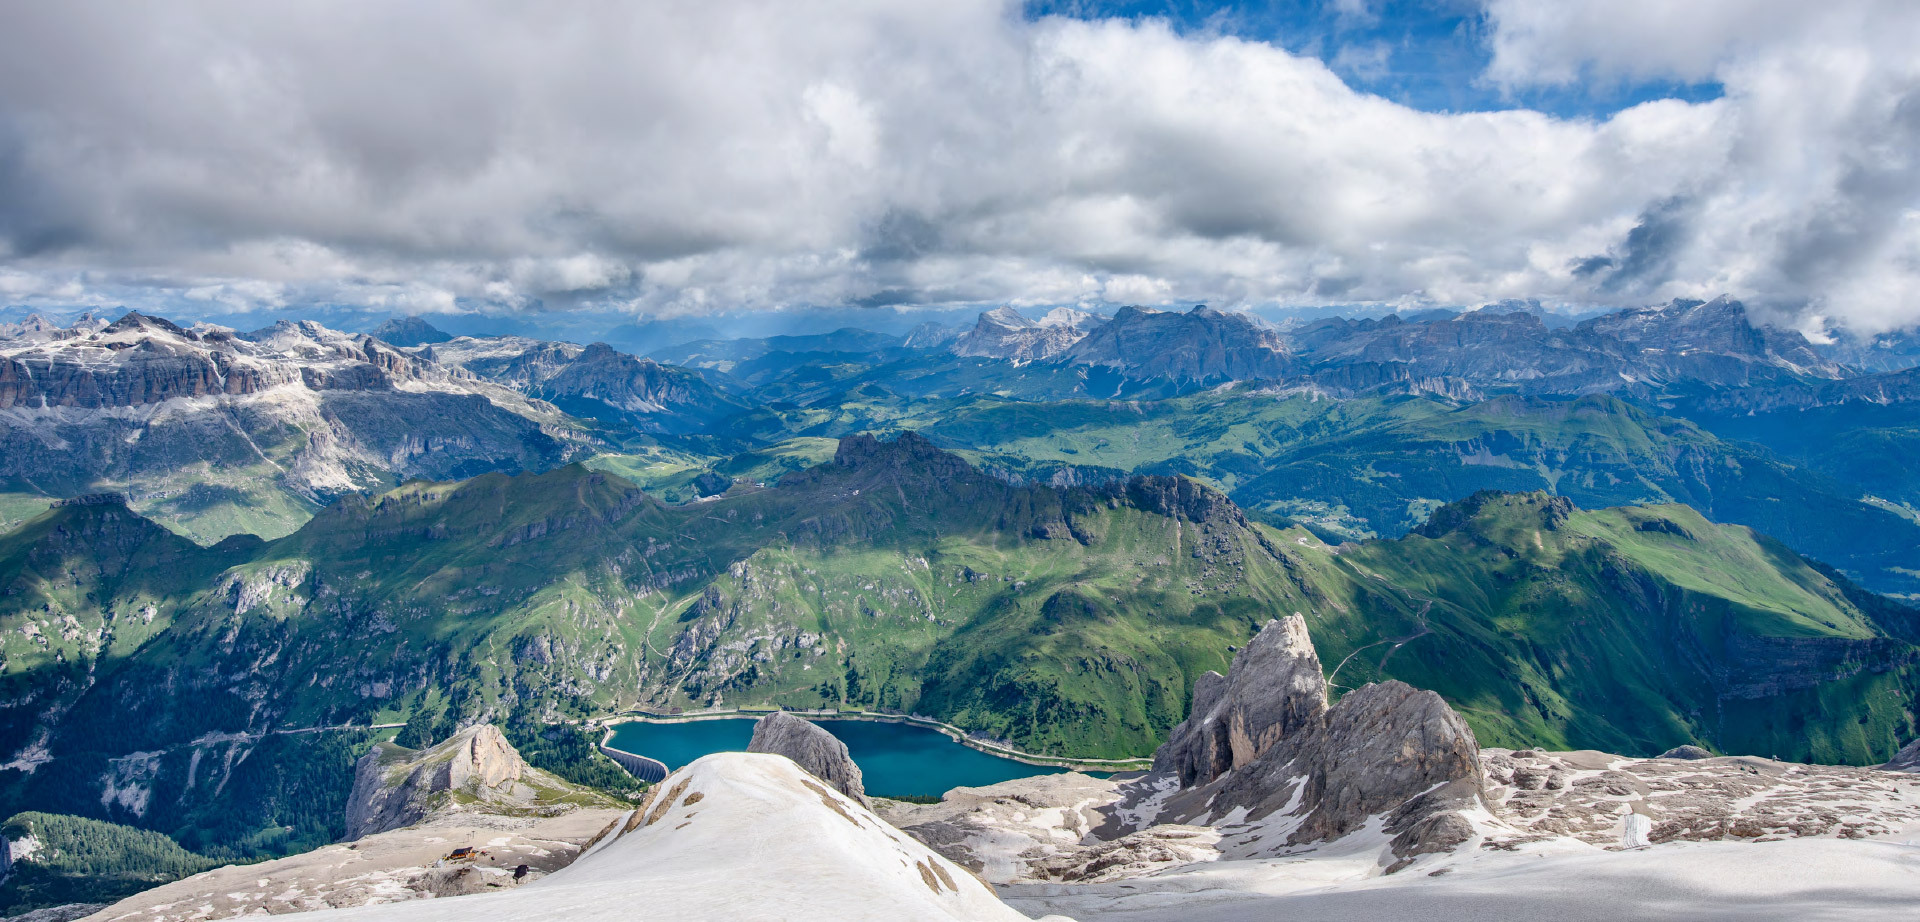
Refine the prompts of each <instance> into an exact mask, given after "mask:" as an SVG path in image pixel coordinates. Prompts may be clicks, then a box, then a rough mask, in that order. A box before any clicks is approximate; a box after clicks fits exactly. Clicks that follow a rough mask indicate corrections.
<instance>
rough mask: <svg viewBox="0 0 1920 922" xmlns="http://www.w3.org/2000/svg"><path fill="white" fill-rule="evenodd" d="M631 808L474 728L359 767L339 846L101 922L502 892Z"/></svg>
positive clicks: (171, 893) (118, 907)
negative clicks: (543, 767) (536, 764)
mask: <svg viewBox="0 0 1920 922" xmlns="http://www.w3.org/2000/svg"><path fill="white" fill-rule="evenodd" d="M630 813H631V805H630V804H626V803H623V802H621V801H616V800H614V799H612V798H609V797H607V796H605V795H602V794H600V793H598V792H596V791H592V790H589V789H587V788H582V787H580V786H578V785H574V784H570V783H568V782H566V781H563V780H561V779H559V778H556V777H554V776H552V775H550V774H548V773H547V772H544V771H541V770H540V769H537V768H534V767H532V766H530V765H528V764H527V763H526V761H525V760H524V759H522V758H521V756H520V753H519V752H518V751H517V750H515V749H514V748H513V746H512V744H510V743H508V742H507V740H506V737H505V736H504V735H503V734H502V733H501V732H500V730H499V729H498V728H496V727H494V726H492V725H489V724H480V725H477V726H473V727H468V728H466V729H465V730H462V731H460V732H459V733H457V734H455V735H454V736H453V737H452V738H451V739H448V740H446V741H444V742H442V743H440V744H439V745H436V746H433V747H430V748H427V749H424V750H412V749H407V748H405V747H401V746H395V745H393V744H391V743H381V744H378V745H376V746H375V747H374V749H373V750H372V751H370V752H368V753H367V755H366V756H365V757H363V758H362V759H361V760H360V762H359V763H358V764H357V765H356V766H355V773H354V786H353V794H352V796H351V797H350V798H349V800H348V803H347V807H346V824H347V835H346V837H345V838H344V839H343V840H342V841H341V842H339V843H336V844H333V845H328V846H326V847H324V848H320V849H316V850H314V851H311V852H307V853H305V854H300V855H294V856H291V857H288V858H281V859H278V860H275V861H267V862H263V863H260V864H249V865H232V866H228V867H224V868H219V869H216V870H212V871H208V872H206V873H203V874H197V875H194V876H192V877H188V878H185V879H183V880H179V881H175V882H174V883H171V884H167V885H166V886H163V887H159V888H156V889H153V890H148V891H146V892H144V893H141V894H138V895H136V896H133V897H131V898H128V899H126V900H122V901H121V902H119V903H116V904H114V905H112V906H110V907H108V908H107V909H105V910H103V911H101V912H100V913H98V914H96V915H94V916H92V917H91V918H92V919H93V920H95V922H192V920H201V919H225V918H233V917H236V916H246V915H262V914H265V915H280V914H284V913H296V912H311V911H316V910H322V909H336V908H343V907H353V906H366V905H372V904H380V903H392V902H404V901H408V900H420V899H432V898H436V897H449V896H460V895H465V894H478V893H496V892H500V891H504V890H510V889H513V888H516V887H520V886H523V885H525V884H529V883H532V882H534V881H537V880H539V879H541V878H543V877H545V876H546V875H548V874H551V873H553V872H555V871H558V870H560V869H561V868H564V867H566V866H568V865H569V864H571V863H572V862H573V861H574V859H576V858H578V857H579V856H580V855H581V854H583V852H584V851H585V849H586V848H587V847H588V846H589V845H590V844H591V843H592V842H593V841H595V840H597V839H599V838H602V837H604V836H606V835H607V834H608V833H609V832H611V831H612V830H613V829H615V828H617V826H618V825H619V823H620V821H621V820H622V819H623V818H624V817H626V816H628V815H630Z"/></svg>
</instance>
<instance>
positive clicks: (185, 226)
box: [0, 0, 1920, 329]
mask: <svg viewBox="0 0 1920 922" xmlns="http://www.w3.org/2000/svg"><path fill="white" fill-rule="evenodd" d="M1486 27H1487V32H1488V35H1489V39H1488V40H1489V42H1490V43H1491V47H1492V51H1493V57H1492V64H1491V65H1490V67H1489V68H1488V70H1487V72H1486V73H1485V74H1483V75H1480V76H1479V77H1478V78H1477V79H1481V80H1485V81H1490V82H1491V83H1492V84H1494V85H1498V86H1501V87H1508V88H1515V89H1519V88H1525V87H1531V86H1543V85H1558V84H1579V83H1582V82H1594V83H1605V82H1608V81H1625V82H1631V81H1636V80H1678V81H1687V82H1701V81H1713V82H1718V83H1719V84H1721V85H1722V86H1724V88H1725V92H1724V95H1723V96H1721V97H1720V98H1718V99H1715V100H1712V101H1709V102H1702V103H1687V102H1681V101H1678V100H1663V101H1656V102H1650V103H1645V104H1642V105H1638V106H1635V107H1632V108H1629V109H1626V110H1624V111H1620V112H1617V113H1615V114H1613V115H1611V116H1609V117H1607V118H1605V119H1604V120H1588V119H1560V118H1555V117H1553V116H1550V115H1547V114H1543V113H1539V112H1533V111H1527V110H1522V109H1513V110H1507V111H1498V112H1469V113H1433V112H1423V111H1418V110H1415V109H1411V108H1407V107H1405V106H1402V105H1399V104H1396V103H1393V102H1390V101H1388V100H1385V99H1382V98H1380V97H1376V96H1369V95H1365V94H1362V93H1359V92H1356V91H1355V90H1353V89H1351V88H1350V87H1348V86H1347V85H1346V84H1345V83H1343V82H1342V81H1341V79H1340V78H1339V77H1338V76H1336V75H1335V74H1334V73H1333V72H1332V71H1330V70H1329V69H1328V68H1327V67H1326V66H1325V65H1323V64H1322V63H1321V62H1320V61H1319V60H1317V59H1314V58H1311V57H1302V56H1296V55H1292V54H1289V53H1287V52H1286V51H1284V50H1281V49H1278V48H1276V47H1274V46H1272V45H1269V44H1265V43H1261V42H1254V41H1247V40H1243V39H1239V38H1235V37H1233V36H1230V35H1211V34H1180V33H1176V32H1175V31H1173V30H1171V29H1170V28H1168V27H1167V26H1165V25H1164V24H1162V23H1158V22H1154V21H1150V20H1149V21H1138V22H1129V21H1119V20H1098V21H1087V20H1074V19H1060V18H1044V19H1040V20H1037V21H1031V20H1028V19H1025V18H1023V17H1022V16H1021V15H1020V9H1019V7H1018V5H1010V4H1008V3H1005V2H998V0H953V2H947V3H939V4H925V3H890V2H834V3H823V2H810V0H778V2H775V0H767V2H730V3H726V4H711V3H691V2H688V3H678V2H669V3H649V4H626V3H591V2H566V3H560V4H541V5H538V6H526V5H519V4H505V3H487V4H467V3H444V4H436V3H419V4H374V3H347V4H340V3H319V2H287V3H276V4H257V3H245V2H237V0H234V2H216V0H206V2H189V3H176V4H168V5H164V6H162V5H141V4H131V5H130V4H108V3H87V2H81V3H69V4H10V5H8V6H6V7H5V8H4V9H3V10H0V302H9V303H85V302H89V301H103V302H107V303H140V302H142V301H143V300H145V299H150V298H189V299H203V300H208V301H216V302H225V303H228V304H232V305H236V306H248V305H267V306H279V305H285V304H289V303H302V302H307V301H315V302H332V303H351V304H362V305H372V306H387V307H391V308H393V309H395V310H402V311H433V310H449V309H454V308H455V306H456V303H460V304H474V303H485V304H496V305H505V306H526V305H532V304H536V303H538V304H543V305H546V306H549V307H551V306H565V305H568V304H574V303H595V304H601V305H607V306H616V307H628V308H631V309H633V310H635V311H640V312H648V313H659V314H672V313H684V312H701V311H707V310H717V309H735V308H741V307H745V308H755V307H777V306H784V305H793V304H873V305H885V304H895V303H928V302H963V301H987V300H1014V301H1017V302H1022V303H1045V302H1072V301H1076V300H1085V299H1103V300H1106V301H1110V302H1143V303H1156V302H1162V301H1167V300H1172V299H1183V300H1205V301H1209V302H1212V303H1217V304H1223V305H1224V304H1235V303H1262V302H1269V301H1279V302H1316V303H1323V302H1353V301H1369V300H1378V301H1412V302H1436V303H1475V302H1479V301H1484V300H1491V299H1498V298H1505V297H1541V298H1546V299H1549V300H1564V301H1572V302H1588V301H1591V302H1604V303H1638V302H1645V301H1653V300H1660V299H1664V298H1667V297H1673V296H1695V297H1711V296H1712V295H1715V294H1718V293H1722V292H1730V293H1732V294H1734V295H1736V296H1739V297H1743V298H1746V299H1747V300H1749V301H1750V302H1752V303H1756V304H1760V305H1771V306H1773V307H1776V308H1778V309H1782V310H1787V311H1793V312H1795V313H1798V314H1800V315H1801V316H1802V317H1814V316H1820V315H1824V316H1828V317H1831V318H1841V319H1844V320H1845V321H1847V322H1850V323H1852V324H1854V325H1856V326H1860V327H1862V328H1868V329H1875V328H1884V327H1887V326H1893V325H1904V324H1910V323H1912V322H1914V321H1915V319H1916V318H1920V305H1916V303H1915V301H1914V300H1913V298H1912V297H1911V295H1910V293H1911V292H1913V291H1915V290H1920V164H1917V163H1916V162H1915V160H1914V157H1915V153H1914V152H1915V151H1916V150H1920V57H1916V56H1915V55H1914V54H1913V53H1912V49H1913V48H1914V47H1920V7H1917V6H1915V5H1914V4H1912V3H1911V2H1908V0H1830V2H1824V3H1820V4H1806V3H1801V2H1798V0H1698V2H1693V3H1688V4H1671V3H1665V2H1660V0H1629V2H1620V0H1488V3H1487V9H1486Z"/></svg>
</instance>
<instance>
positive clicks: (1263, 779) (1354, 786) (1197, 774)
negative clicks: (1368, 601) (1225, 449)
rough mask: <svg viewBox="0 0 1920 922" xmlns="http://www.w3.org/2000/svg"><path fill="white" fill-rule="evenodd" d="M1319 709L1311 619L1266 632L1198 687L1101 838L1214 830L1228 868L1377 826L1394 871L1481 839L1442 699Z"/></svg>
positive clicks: (1469, 778) (1472, 778)
mask: <svg viewBox="0 0 1920 922" xmlns="http://www.w3.org/2000/svg"><path fill="white" fill-rule="evenodd" d="M1326 696H1327V686H1326V679H1325V678H1324V677H1323V676H1322V675H1321V671H1320V661H1319V657H1318V656H1317V655H1315V653H1314V651H1313V645H1312V642H1311V640H1310V639H1309V637H1308V636H1307V628H1306V621H1305V619H1304V618H1302V617H1301V616H1299V615H1292V616H1290V617H1288V618H1287V619H1285V620H1284V621H1270V622H1268V623H1267V626H1266V627H1265V628H1264V629H1262V630H1261V632H1260V634H1259V635H1258V636H1256V637H1255V638H1254V640H1253V642H1251V643H1249V644H1248V645H1247V648H1246V649H1244V650H1242V651H1241V652H1240V653H1239V655H1238V656H1236V657H1235V658H1234V662H1233V666H1232V668H1231V669H1229V670H1228V672H1227V674H1226V675H1225V676H1219V675H1217V674H1209V675H1208V676H1205V677H1203V678H1202V680H1201V681H1200V682H1197V683H1195V690H1194V708H1193V711H1192V716H1190V717H1189V718H1188V720H1187V721H1186V722H1185V723H1183V724H1181V725H1180V726H1179V727H1177V728H1175V730H1174V732H1173V734H1172V736H1171V737H1170V738H1169V740H1168V743H1167V745H1166V746H1165V747H1163V748H1162V749H1161V750H1160V751H1159V752H1158V753H1156V754H1155V760H1154V770H1153V771H1152V772H1151V773H1149V774H1148V775H1147V776H1146V777H1144V778H1142V779H1140V780H1138V781H1136V782H1133V783H1132V784H1130V785H1128V786H1127V787H1126V789H1124V790H1123V796H1122V799H1121V800H1120V801H1119V802H1118V803H1116V804H1115V805H1113V807H1111V808H1109V817H1110V818H1109V820H1108V822H1107V823H1105V824H1103V825H1102V827H1101V829H1100V830H1099V833H1100V837H1101V838H1105V839H1114V838H1117V837H1119V836H1121V835H1124V834H1125V833H1127V832H1129V831H1131V830H1138V829H1144V828H1147V827H1148V826H1149V825H1152V824H1165V823H1169V822H1171V823H1183V824H1192V825H1203V826H1213V827H1215V828H1217V829H1219V830H1221V832H1222V833H1223V837H1222V842H1221V852H1222V854H1224V855H1227V856H1230V857H1252V856H1255V855H1273V854H1279V853H1282V852H1285V851H1287V850H1290V849H1292V848H1295V847H1299V846H1305V845H1310V844H1313V843H1317V842H1325V841H1329V840H1333V839H1337V838H1340V837H1343V836H1346V835H1348V834H1350V833H1353V832H1356V831H1358V830H1359V829H1361V828H1362V827H1363V826H1365V825H1367V823H1368V822H1369V821H1370V820H1374V819H1376V818H1378V819H1380V820H1381V821H1382V822H1383V828H1384V830H1385V831H1386V832H1387V833H1388V834H1390V835H1392V836H1393V839H1392V842H1391V846H1390V851H1391V853H1392V854H1391V857H1392V859H1393V860H1392V865H1393V867H1392V868H1390V869H1389V870H1393V869H1397V868H1399V867H1402V866H1404V865H1405V864H1407V863H1408V862H1410V861H1412V860H1413V859H1414V858H1415V857H1417V856H1419V855H1422V854H1429V853H1432V852H1437V851H1449V850H1451V849H1453V848H1455V847H1457V846H1459V845H1461V844H1463V843H1465V842H1467V841H1468V840H1469V839H1471V838H1472V837H1473V836H1474V835H1475V832H1474V827H1473V825H1472V823H1470V822H1469V821H1468V820H1467V819H1466V818H1465V817H1463V816H1462V815H1461V813H1460V811H1462V810H1465V809H1468V808H1472V807H1475V806H1479V805H1480V804H1481V803H1482V801H1483V800H1484V797H1485V788H1486V777H1485V774H1484V772H1483V771H1482V769H1481V766H1480V758H1479V744H1478V743H1477V742H1476V741H1475V740H1474V736H1473V731H1472V730H1471V729H1470V728H1468V726H1467V724H1466V721H1464V720H1462V719H1461V717H1460V715H1459V714H1456V713H1455V712H1454V710H1453V709H1452V708H1451V707H1448V706H1447V704H1446V702H1445V701H1442V700H1441V699H1440V696H1439V695H1436V694H1434V693H1433V692H1430V691H1421V690H1418V689H1415V688H1413V687H1411V686H1409V685H1407V684H1406V683H1403V682H1397V681H1389V682H1383V683H1380V684H1376V685H1368V686H1366V687H1364V688H1360V689H1357V690H1355V691H1352V692H1349V693H1348V694H1347V695H1346V696H1345V697H1342V698H1341V699H1340V700H1339V702H1338V703H1336V704H1334V705H1333V706H1332V707H1328V706H1327V704H1326Z"/></svg>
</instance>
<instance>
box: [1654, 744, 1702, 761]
mask: <svg viewBox="0 0 1920 922" xmlns="http://www.w3.org/2000/svg"><path fill="white" fill-rule="evenodd" d="M1659 758H1662V759H1711V758H1713V753H1711V752H1708V751H1707V750H1705V749H1702V748H1700V747H1698V746H1675V747H1673V748H1672V749H1669V750H1667V751H1666V752H1663V753H1661V754H1660V755H1659Z"/></svg>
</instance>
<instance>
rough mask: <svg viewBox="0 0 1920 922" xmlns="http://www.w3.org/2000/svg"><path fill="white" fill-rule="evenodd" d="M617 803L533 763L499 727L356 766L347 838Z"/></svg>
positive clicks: (379, 749) (375, 754)
mask: <svg viewBox="0 0 1920 922" xmlns="http://www.w3.org/2000/svg"><path fill="white" fill-rule="evenodd" d="M610 804H611V801H608V800H607V799H606V798H604V797H602V796H600V795H597V794H594V793H592V792H590V791H587V790H585V789H583V788H579V787H576V786H574V785H572V784H569V783H567V782H565V781H562V780H560V779H559V778H556V777H554V776H552V775H549V774H547V773H546V772H543V771H540V770H539V769H536V768H533V767H532V766H529V765H528V764H527V763H526V761H525V760H524V759H522V758H520V753H519V751H518V750H516V749H514V748H513V745H512V744H511V743H508V742H507V738H506V737H505V736H504V735H502V734H501V732H500V731H499V729H497V728H495V727H493V726H492V725H490V724H481V725H478V726H474V727H469V728H467V729H465V730H462V731H460V732H459V733H457V734H455V735H454V737H453V738H452V739H449V740H447V741H445V742H443V743H440V744H439V745H437V746H434V747H432V748H430V749H425V750H412V749H407V748H405V747H402V746H396V745H393V744H392V743H380V744H377V745H375V746H374V748H373V749H372V751H370V752H368V753H367V754H366V755H364V756H362V757H361V758H360V761H359V762H358V763H357V764H356V765H355V766H354V776H353V793H352V794H351V795H350V796H349V797H348V799H347V835H346V840H347V841H353V840H355V839H358V838H361V837H362V836H368V835H372V834H374V833H379V832H386V831H387V830H390V829H399V828H402V827H405V826H412V825H415V824H417V823H421V822H424V821H427V820H429V819H439V818H446V817H450V816H453V815H455V814H462V813H490V814H500V815H513V816H554V815H558V814H560V813H565V812H567V811H569V810H572V809H574V808H576V807H579V806H589V805H598V806H607V805H610Z"/></svg>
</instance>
